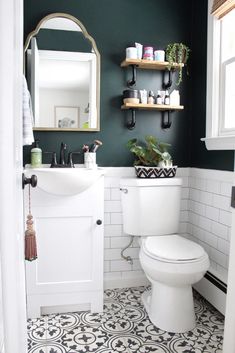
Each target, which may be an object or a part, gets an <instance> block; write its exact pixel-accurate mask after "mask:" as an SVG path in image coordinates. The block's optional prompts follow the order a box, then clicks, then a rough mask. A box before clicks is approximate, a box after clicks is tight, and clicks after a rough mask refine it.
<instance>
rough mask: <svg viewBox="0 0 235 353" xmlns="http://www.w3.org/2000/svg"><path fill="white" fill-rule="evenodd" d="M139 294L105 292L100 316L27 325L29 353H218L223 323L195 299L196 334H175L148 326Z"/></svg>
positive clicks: (68, 316)
mask: <svg viewBox="0 0 235 353" xmlns="http://www.w3.org/2000/svg"><path fill="white" fill-rule="evenodd" d="M144 290H145V288H144V287H138V288H128V289H116V290H107V291H106V292H105V304H104V312H103V313H102V314H100V313H98V314H91V313H89V312H79V313H68V314H57V315H47V316H43V317H42V318H40V319H35V320H28V353H92V352H95V353H151V352H156V353H175V352H177V353H222V343H223V327H224V317H223V315H222V314H220V313H219V312H218V311H217V310H216V309H215V308H214V307H213V306H211V305H210V304H209V303H208V302H207V301H206V300H205V299H203V298H202V297H201V296H200V295H199V294H198V293H196V292H195V293H194V297H195V311H196V318H197V326H196V328H195V329H194V330H192V331H189V332H187V333H184V334H174V333H171V332H165V331H162V330H160V329H158V328H157V327H155V326H154V325H153V324H152V323H151V321H150V320H149V318H148V315H147V313H146V311H145V309H144V308H143V305H142V303H141V294H142V293H143V291H144Z"/></svg>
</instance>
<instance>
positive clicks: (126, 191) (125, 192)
mask: <svg viewBox="0 0 235 353" xmlns="http://www.w3.org/2000/svg"><path fill="white" fill-rule="evenodd" d="M120 191H122V192H124V194H127V193H128V190H127V189H123V188H120Z"/></svg>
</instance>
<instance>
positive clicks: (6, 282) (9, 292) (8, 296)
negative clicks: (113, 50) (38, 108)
mask: <svg viewBox="0 0 235 353" xmlns="http://www.w3.org/2000/svg"><path fill="white" fill-rule="evenodd" d="M0 48H1V50H0V77H1V79H0V119H1V125H0V166H1V173H0V200H1V201H0V263H1V266H0V267H1V278H0V287H1V288H0V292H1V297H0V308H1V309H0V315H1V316H0V327H1V328H2V329H1V330H0V344H1V353H2V352H4V353H26V352H27V348H26V302H25V279H24V251H23V250H24V249H23V248H24V243H23V224H22V222H23V212H22V210H23V207H22V206H23V201H22V199H23V197H22V196H23V195H22V187H21V183H22V68H23V60H22V59H23V1H22V0H8V1H0Z"/></svg>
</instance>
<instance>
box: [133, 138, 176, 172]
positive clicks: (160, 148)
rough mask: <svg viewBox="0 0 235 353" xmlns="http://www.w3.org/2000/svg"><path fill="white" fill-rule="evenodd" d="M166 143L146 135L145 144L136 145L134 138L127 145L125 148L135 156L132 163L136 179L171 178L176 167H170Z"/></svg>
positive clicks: (170, 160) (170, 161)
mask: <svg viewBox="0 0 235 353" xmlns="http://www.w3.org/2000/svg"><path fill="white" fill-rule="evenodd" d="M169 146H170V145H169V144H168V143H164V142H160V141H158V140H157V138H156V137H154V136H151V135H148V136H146V137H145V142H144V143H140V144H138V141H137V139H136V138H134V139H131V140H129V141H128V143H127V148H128V149H129V150H130V151H131V152H132V153H134V154H135V156H136V157H137V159H136V160H135V162H134V167H135V172H136V176H137V177H138V178H172V177H174V176H175V174H176V169H177V166H172V158H171V155H170V154H169V152H168V151H167V150H168V148H169Z"/></svg>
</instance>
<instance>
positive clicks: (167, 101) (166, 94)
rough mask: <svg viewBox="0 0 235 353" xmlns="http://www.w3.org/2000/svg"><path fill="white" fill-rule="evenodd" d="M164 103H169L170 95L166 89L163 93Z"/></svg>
mask: <svg viewBox="0 0 235 353" xmlns="http://www.w3.org/2000/svg"><path fill="white" fill-rule="evenodd" d="M164 104H166V105H169V104H170V96H169V92H168V91H166V93H165V98H164Z"/></svg>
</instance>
